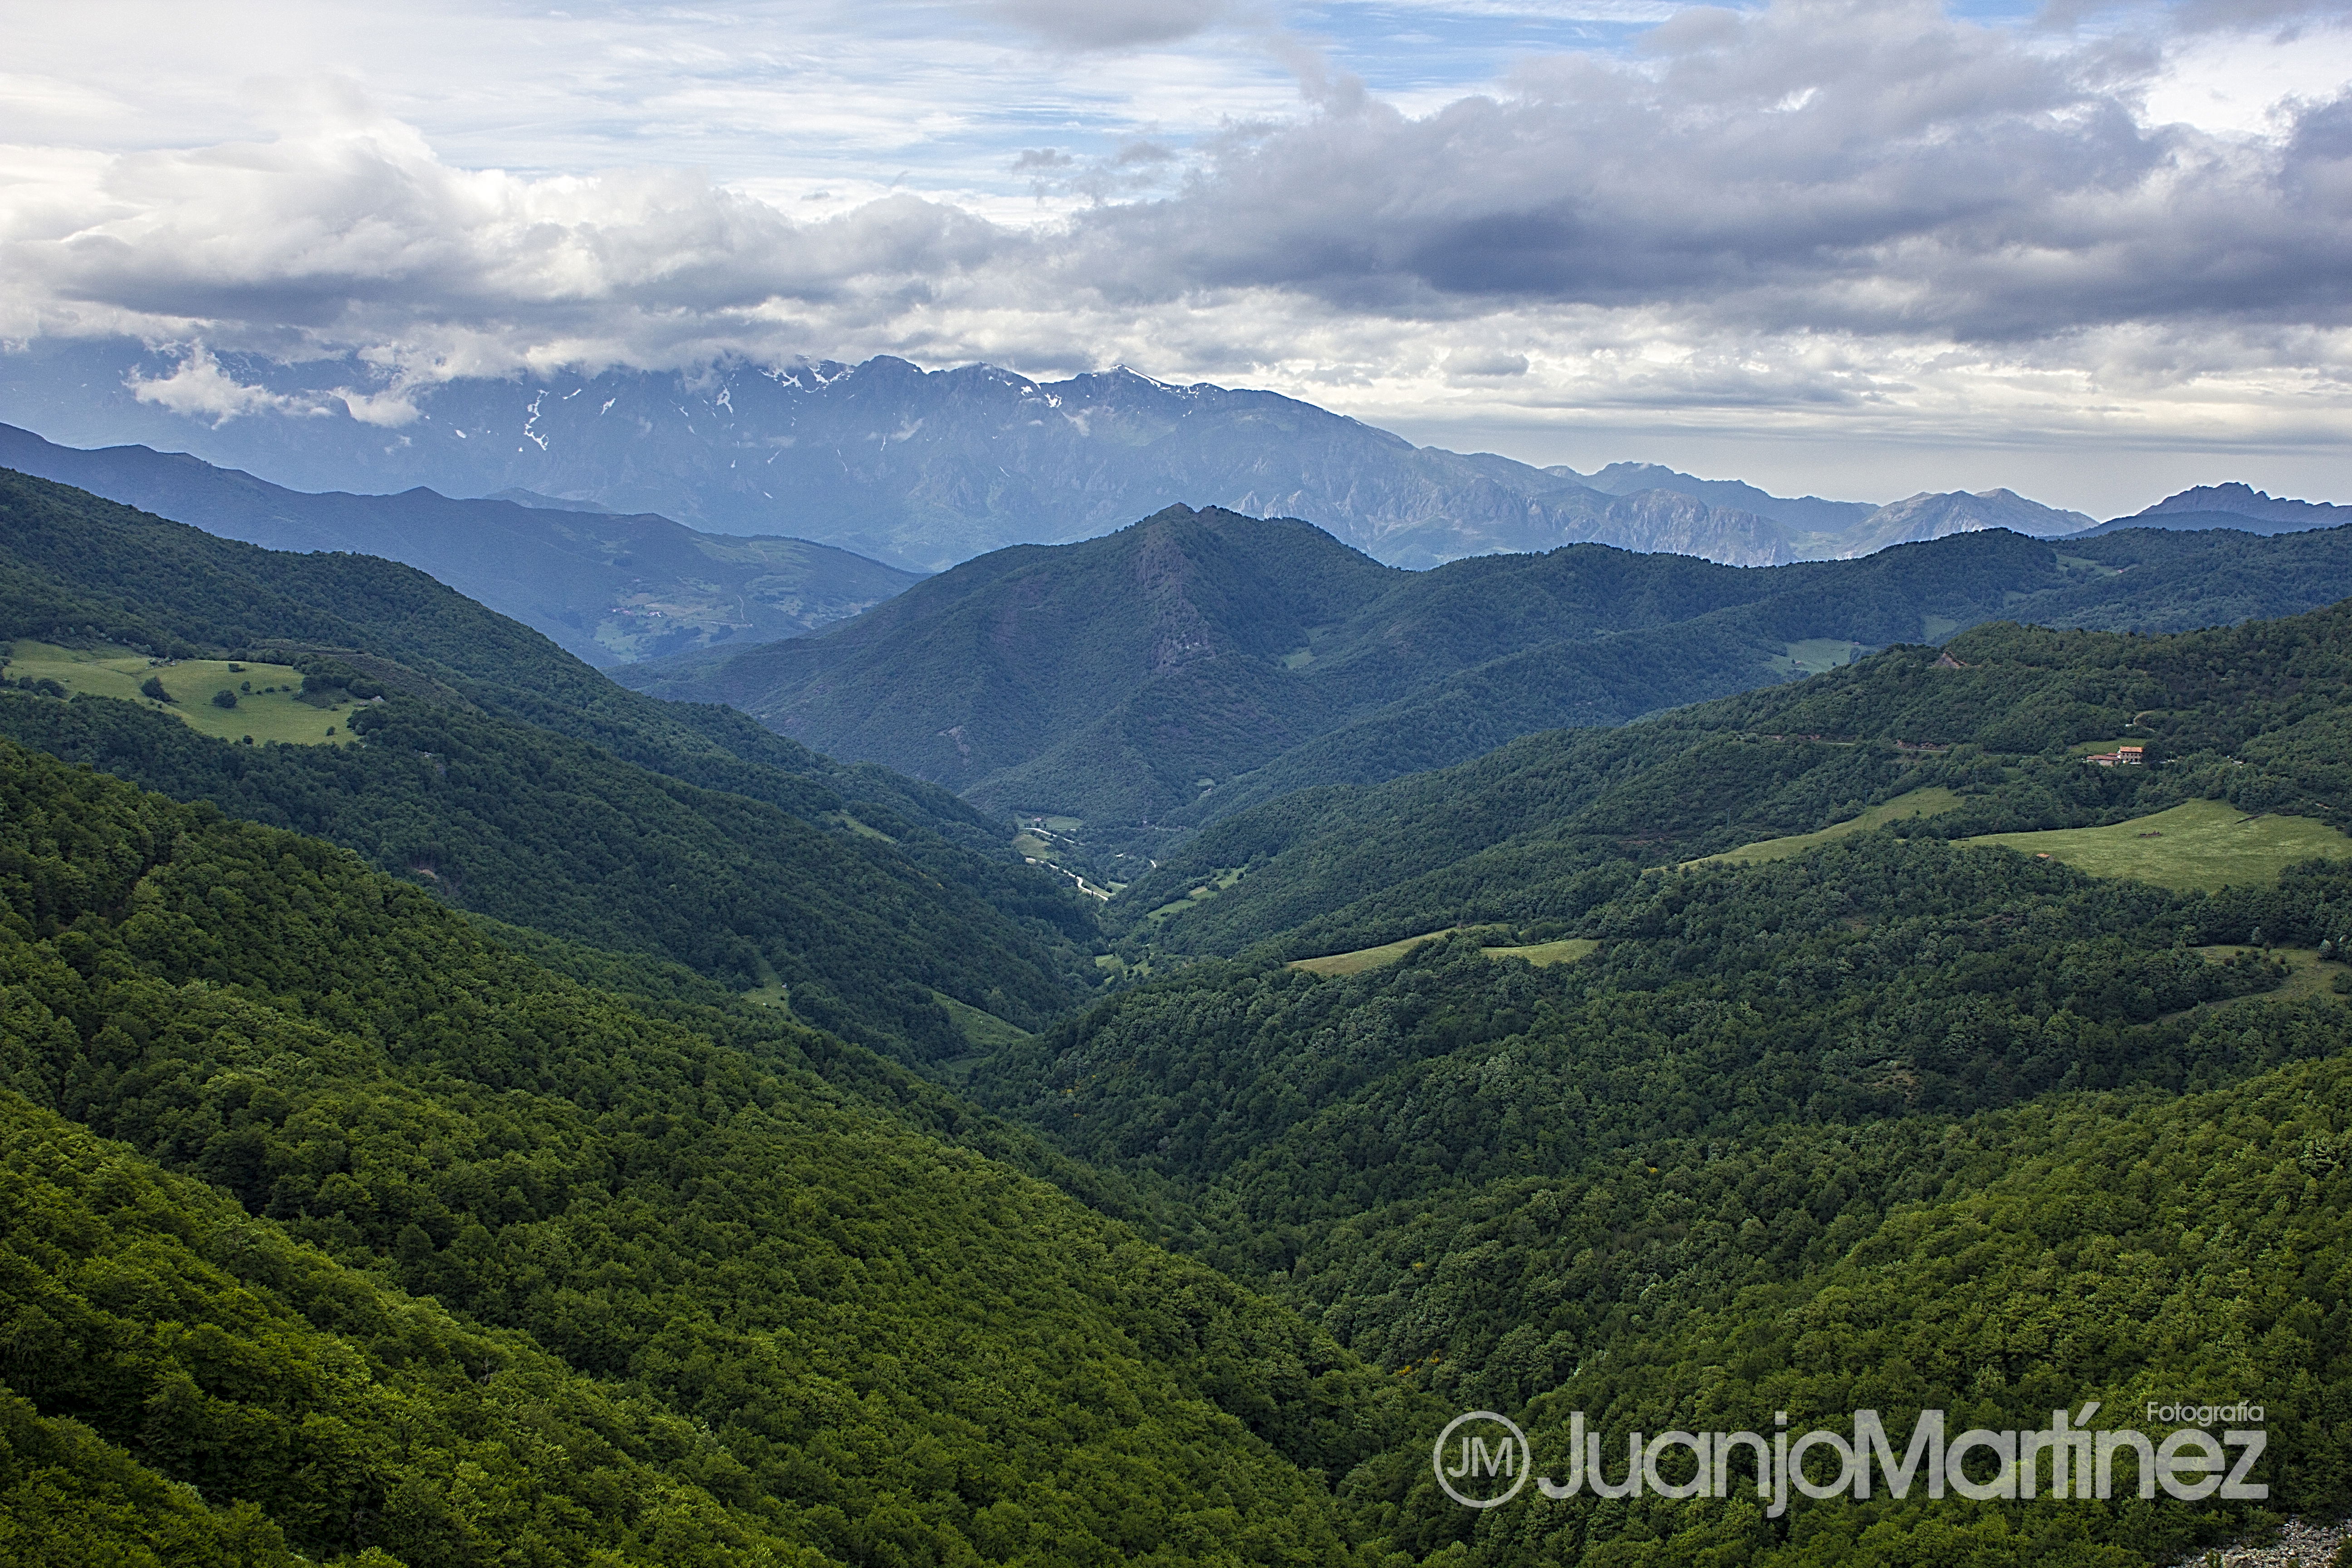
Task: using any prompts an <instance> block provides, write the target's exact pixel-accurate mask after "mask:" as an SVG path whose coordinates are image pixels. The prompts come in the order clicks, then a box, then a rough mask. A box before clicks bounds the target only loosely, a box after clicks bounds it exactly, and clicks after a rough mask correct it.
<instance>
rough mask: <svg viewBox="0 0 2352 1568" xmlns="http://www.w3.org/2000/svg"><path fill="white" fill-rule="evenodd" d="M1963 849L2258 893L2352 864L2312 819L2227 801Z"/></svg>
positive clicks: (1989, 838) (2350, 848) (1995, 837)
mask: <svg viewBox="0 0 2352 1568" xmlns="http://www.w3.org/2000/svg"><path fill="white" fill-rule="evenodd" d="M1960 842H1962V843H1963V844H1998V845H2001V846H2003V847H2007V848H2011V849H2016V850H2021V851H2022V852H2024V853H2025V854H2028V855H2047V856H2049V857H2050V858H2052V859H2053V860H2063V861H2064V862H2065V863H2066V864H2067V865H2069V866H2072V867H2074V868H2075V869H2076V870H2078V871H2083V872H2086V873H2088V874H2089V875H2091V876H2094V877H2127V878H2134V879H2138V880H2139V881H2143V882H2153V883H2155V884H2156V885H2157V886H2158V887H2160V888H2177V889H2189V888H2202V889H2205V890H2206V891H2207V892H2214V891H2218V890H2219V889H2222V888H2227V887H2256V886H2261V885H2263V884H2264V883H2268V882H2272V881H2275V880H2276V879H2277V878H2278V874H2279V872H2280V871H2282V870H2284V868H2287V867H2289V866H2292V865H2294V863H2295V862H2296V861H2298V860H2309V859H2313V858H2321V859H2328V860H2338V859H2344V858H2352V838H2347V837H2345V836H2344V835H2343V834H2341V833H2338V832H2337V831H2336V829H2334V828H2332V827H2330V826H2326V824H2325V823H2319V822H2314V821H2312V820H2311V819H2310V818H2308V817H2302V816H2246V815H2245V814H2244V813H2242V812H2241V811H2239V810H2238V808H2237V807H2235V806H2233V805H2229V804H2227V803H2226V802H2223V801H2218V800H2192V801H2189V802H2188V803H2187V804H2186V805H2176V806H2174V807H2172V808H2171V809H2170V810H2169V811H2159V812H2157V813H2155V814H2154V815H2152V816H2138V817H2134V818H2133V819H2132V820H2131V821H2129V822H2117V823H2112V824H2110V825H2108V826H2105V827H2062V828H2055V829H2052V830H2050V831H2048V832H2043V833H1993V834H1988V835H1986V836H1985V837H1981V838H1964V839H1962V840H1961V841H1960Z"/></svg>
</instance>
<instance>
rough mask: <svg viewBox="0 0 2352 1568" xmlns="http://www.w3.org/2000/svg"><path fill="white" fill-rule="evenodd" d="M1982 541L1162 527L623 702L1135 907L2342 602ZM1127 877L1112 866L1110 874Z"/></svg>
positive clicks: (2000, 537)
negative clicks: (765, 752) (1408, 567)
mask: <svg viewBox="0 0 2352 1568" xmlns="http://www.w3.org/2000/svg"><path fill="white" fill-rule="evenodd" d="M2347 594H2352V531H2332V532H2321V533H2309V534H2305V535H2301V536H2297V537H2294V538H2290V539H2278V540H2266V539H2255V538H2252V537H2249V536H2246V535H2242V534H2234V533H2232V534H2211V533H2207V534H2168V533H2161V532H2150V531H2142V532H2136V533H2127V534H2122V535H2116V536H2111V537H2105V538H2101V539H2098V540H2095V541H2089V542H2085V543H2084V544H2083V545H2082V546H2081V550H2080V552H2079V553H2076V552H2075V547H2074V545H2071V544H2070V545H2067V546H2065V547H2064V548H2063V549H2061V548H2059V547H2057V546H2053V544H2051V543H2048V542H2041V541H2035V540H2030V539H2027V538H2024V537H2022V536H2021V535H2018V534H2014V533H2008V532H2002V531H1986V532H1977V533H1968V534H1961V535H1957V536H1954V537H1952V538H1948V539H1943V540H1938V541H1936V542H1932V543H1926V544H1916V545H1907V546H1904V547H1900V548H1897V549H1893V550H1888V551H1884V552H1880V553H1878V554H1876V555H1874V556H1871V557H1870V558H1868V559H1866V560H1859V561H1839V562H1817V563H1804V564H1799V565H1790V566H1780V567H1772V568H1734V567H1727V566H1717V565H1715V564H1713V563H1708V562H1704V561H1699V560H1696V559H1692V558H1689V557H1685V556H1675V555H1637V554H1633V553H1631V552H1624V551H1618V550H1612V549H1609V548H1607V547H1604V546H1601V545H1578V546H1573V547H1570V548H1567V549H1562V550H1557V551H1553V552H1550V553H1549V554H1544V555H1492V556H1483V557H1479V558H1476V559H1474V560H1464V561H1456V562H1454V563H1449V564H1447V565H1444V566H1442V567H1439V568H1437V569H1435V570H1433V571H1429V572H1423V573H1402V572H1397V571H1394V570H1392V569H1388V568H1383V567H1381V566H1380V565H1378V564H1377V563H1374V562H1372V561H1370V560H1369V559H1367V558H1366V557H1364V556H1361V555H1359V554H1357V553H1356V552H1353V551H1350V550H1349V549H1347V548H1346V547H1344V546H1342V545H1341V544H1340V543H1339V542H1338V541H1336V540H1334V539H1332V538H1330V537H1329V536H1328V535H1326V534H1324V533H1323V532H1321V531H1319V530H1317V529H1313V528H1309V527H1307V526H1306V525H1304V524H1302V523H1298V522H1295V521H1261V520H1258V519H1254V518H1245V517H1240V516H1236V515H1234V514H1233V513H1229V512H1221V511H1218V510H1214V509H1211V510H1205V511H1201V512H1194V511H1192V510H1190V509H1187V508H1181V507H1179V508H1174V509H1171V510H1168V511H1165V512H1162V513H1160V515H1158V516H1156V517H1153V518H1150V519H1149V520H1147V521H1144V522H1141V523H1139V524H1137V525H1136V526H1135V527H1133V528H1129V529H1127V530H1124V531H1121V532H1119V533H1117V534H1114V535H1110V536H1108V537H1107V538H1103V539H1097V540H1090V541H1087V542H1084V543H1080V544H1073V545H1066V546H1058V547H1052V548H1048V547H1044V546H1031V547H1024V548H1021V549H1015V550H1008V551H1003V552H997V553H995V554H992V555H989V556H985V557H982V558H981V559H980V560H977V561H972V562H969V563H965V564H963V565H961V566H959V567H957V568H955V569H954V570H952V571H950V572H947V573H944V574H941V575H940V576H939V577H937V578H934V579H931V580H930V581H929V582H926V583H924V584H920V585H919V586H918V587H917V588H915V589H913V590H912V591H910V592H909V593H908V594H906V595H902V596H901V597H900V598H898V599H896V600H894V601H892V602H891V603H889V604H887V605H883V606H880V607H879V608H877V609H876V610H874V611H871V612H869V613H868V614H866V615H865V616H860V617H858V618H856V620H853V621H850V622H847V623H845V624H844V625H843V626H839V627H837V628H835V629H833V630H831V631H828V632H826V633H825V634H824V635H821V636H818V637H808V638H799V639H794V640H793V641H791V642H785V643H775V644H771V645H769V646H767V647H761V648H754V649H750V650H747V651H744V652H740V653H736V654H732V655H717V656H712V657H709V658H700V659H696V660H688V661H685V662H682V663H681V662H678V661H669V662H666V663H662V664H657V665H653V666H647V667H643V668H637V669H634V670H630V671H625V672H623V673H622V674H621V676H620V679H623V680H625V681H626V682H628V683H631V684H633V685H635V686H637V687H639V688H640V689H645V690H648V691H653V692H658V693H660V694H663V695H666V696H671V697H677V698H682V699H689V700H698V701H724V702H728V703H731V704H733V705H735V706H736V707H739V708H740V709H742V710H744V711H746V712H748V713H751V714H752V715H754V716H755V717H757V718H759V719H760V720H761V721H763V722H766V723H768V724H770V725H772V726H773V727H774V728H776V729H778V730H780V731H782V732H784V733H786V734H788V735H792V736H793V737H794V738H796V739H799V740H803V741H805V742H808V743H809V744H811V745H813V746H815V747H817V748H818V749H820V750H822V751H824V752H831V753H834V754H836V755H841V756H845V757H866V758H871V759H874V760H876V761H878V762H881V763H887V765H889V766H891V767H893V768H897V769H900V770H902V771H905V772H908V773H915V774H917V775H919V776H921V777H924V778H929V779H932V780H936V781H938V782H939V783H940V784H945V785H947V786H949V787H950V788H953V789H955V790H957V791H958V792H960V793H961V794H962V795H965V796H967V797H968V798H970V799H971V800H973V801H975V802H977V803H980V804H982V805H988V806H991V807H994V808H998V809H1004V810H1010V811H1016V812H1022V813H1025V814H1034V815H1039V816H1060V817H1065V818H1072V819H1076V821H1077V822H1078V823H1080V824H1081V825H1082V826H1080V827H1077V828H1067V829H1066V830H1065V831H1066V833H1067V834H1069V835H1072V836H1074V837H1075V838H1076V840H1077V842H1078V843H1079V844H1080V845H1081V846H1084V847H1092V848H1093V849H1095V850H1097V852H1099V853H1100V854H1101V856H1102V858H1101V859H1100V860H1099V861H1098V865H1099V867H1100V868H1101V870H1102V873H1103V874H1104V875H1105V876H1107V877H1110V878H1113V879H1116V880H1119V881H1128V880H1131V879H1133V878H1134V876H1135V875H1136V871H1137V869H1138V868H1139V866H1140V863H1141V862H1142V861H1143V860H1146V859H1164V858H1167V853H1168V849H1169V847H1170V845H1171V843H1172V842H1173V836H1172V834H1171V830H1175V831H1176V832H1181V830H1184V829H1188V828H1191V827H1194V826H1200V825H1202V824H1204V823H1208V822H1213V821H1215V820H1217V819H1219V818H1221V817H1223V816H1229V815H1231V814H1232V813H1234V811H1237V810H1239V809H1242V808H1243V807H1244V806H1247V805H1252V804H1254V803H1256V802H1259V801H1263V800H1267V799H1271V798H1273V797H1274V796H1276V795H1282V794H1285V793H1286V792H1289V791H1293V790H1298V789H1306V788H1312V787H1315V786H1318V785H1322V784H1371V783H1378V782H1380V781H1381V780H1384V779H1390V778H1394V777H1398V776H1400V775H1402V774H1406V773H1414V772H1418V771H1423V770H1427V769H1432V768H1439V767H1444V766H1446V765H1449V764H1451V763H1458V762H1462V761H1465V760H1466V759H1468V758H1471V757H1475V756H1477V755H1479V754H1480V753H1482V752H1488V751H1491V750H1493V749H1494V748H1495V747H1497V746H1500V745H1503V744H1505V743H1506V742H1509V741H1511V740H1513V739H1515V738H1516V737H1517V736H1520V735H1524V734H1528V733H1529V732H1532V731H1543V730H1549V729H1556V728H1559V727H1562V726H1580V727H1590V726H1598V725H1610V724H1617V723H1622V722H1624V721H1628V720H1631V719H1634V718H1637V717H1639V716H1641V715H1643V714H1647V713H1653V712H1656V711H1659V710H1665V709H1669V708H1674V707H1677V706H1680V705H1682V704H1685V703H1688V702H1693V701H1696V700H1705V699H1708V698H1714V697H1719V696H1723V695H1726V694H1727V693H1730V692H1734V691H1738V690H1742V689H1748V688H1752V687H1758V686H1769V685H1775V684H1779V683H1780V682H1782V681H1785V680H1787V679H1790V678H1792V677H1795V676H1799V675H1801V674H1803V673H1806V672H1807V671H1810V670H1813V669H1819V668H1829V667H1831V666H1833V665H1836V664H1839V663H1843V662H1844V661H1846V660H1847V659H1850V658H1853V657H1854V656H1855V655H1856V654H1857V653H1861V652H1864V651H1867V650H1869V649H1873V648H1876V647H1885V646H1887V645H1890V644H1895V643H1916V642H1931V641H1939V640H1941V639H1942V638H1944V637H1948V636H1949V635H1951V634H1952V633H1953V632H1955V631H1958V630H1959V629H1960V628H1962V627H1965V626H1974V625H1978V624H1979V623H1982V622H1986V621H1989V620H1992V619H1995V618H2000V617H2016V618H2020V619H2026V620H2032V621H2036V622H2040V623H2042V624H2046V625H2053V626H2097V627H2107V628H2116V629H2130V628H2137V629H2141V630H2148V631H2154V630H2176V629H2183V628H2187V627H2191V626H2212V625H2226V624H2230V623H2233V622H2237V621H2242V620H2245V619H2247V618H2249V617H2252V616H2280V615H2287V614H2293V613H2295V612H2298V611H2303V610H2308V609H2312V608H2315V607H2317V606H2318V605H2325V604H2330V603H2333V602H2334V601H2335V600H2336V599H2338V598H2340V597H2342V596H2344V595H2347ZM1122 851H1123V852H1124V854H1123V855H1121V853H1120V852H1122Z"/></svg>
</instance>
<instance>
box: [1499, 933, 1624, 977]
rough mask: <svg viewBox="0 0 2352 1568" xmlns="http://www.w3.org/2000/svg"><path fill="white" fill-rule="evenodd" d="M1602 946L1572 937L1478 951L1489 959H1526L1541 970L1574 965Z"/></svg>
mask: <svg viewBox="0 0 2352 1568" xmlns="http://www.w3.org/2000/svg"><path fill="white" fill-rule="evenodd" d="M1600 945H1601V944H1600V943H1599V942H1595V941H1593V940H1592V939H1591V937H1589V936H1570V937H1562V938H1561V939H1560V940H1559V941H1558V942H1536V943H1533V944H1532V945H1530V946H1527V947H1482V948H1480V949H1479V950H1478V951H1479V952H1483V953H1485V954H1486V956H1487V957H1489V958H1524V959H1526V960H1527V961H1528V963H1532V964H1534V965H1535V966H1536V967H1537V968H1538V969H1541V968H1543V967H1544V966H1545V965H1546V964H1551V963H1575V962H1576V961H1577V960H1578V959H1580V958H1582V957H1584V956H1585V955H1586V954H1588V953H1590V952H1591V951H1592V950H1593V949H1594V948H1596V947H1599V946H1600Z"/></svg>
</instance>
